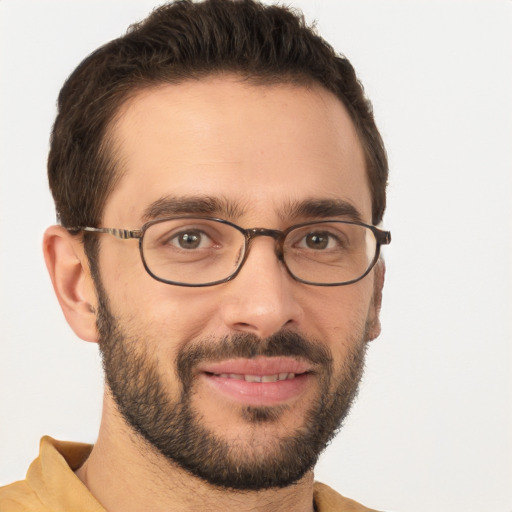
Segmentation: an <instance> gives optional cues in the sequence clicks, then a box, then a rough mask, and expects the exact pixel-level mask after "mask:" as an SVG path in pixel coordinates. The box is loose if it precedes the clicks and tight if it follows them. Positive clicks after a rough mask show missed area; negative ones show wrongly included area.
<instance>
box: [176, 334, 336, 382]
mask: <svg viewBox="0 0 512 512" xmlns="http://www.w3.org/2000/svg"><path fill="white" fill-rule="evenodd" d="M262 356H263V357H279V356H284V357H292V358H295V359H299V358H300V359H304V360H306V361H308V362H310V363H312V364H313V365H315V366H322V367H324V369H327V370H328V371H329V373H331V371H332V364H333V360H332V355H331V353H330V351H329V350H328V349H327V348H326V347H325V346H323V345H322V344H320V343H319V342H315V341H314V340H311V339H308V338H306V337H305V336H302V335H301V334H299V333H295V332H290V331H282V332H277V333H275V334H273V335H272V336H269V337H268V338H264V339H262V338H260V337H258V336H256V335H255V334H251V333H237V334H234V335H231V336H225V337H223V338H221V339H212V338H209V339H205V340H200V341H199V342H197V343H194V344H190V345H188V346H186V347H184V348H183V350H182V351H180V353H179V354H178V356H177V358H176V368H177V371H178V376H179V378H180V380H181V381H182V382H183V383H185V384H186V383H190V381H191V379H192V374H193V370H194V368H196V367H197V366H198V365H199V364H201V363H203V362H206V361H207V362H216V361H222V360H225V359H236V358H244V359H254V358H256V357H262Z"/></svg>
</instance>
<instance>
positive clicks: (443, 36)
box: [0, 0, 512, 512]
mask: <svg viewBox="0 0 512 512" xmlns="http://www.w3.org/2000/svg"><path fill="white" fill-rule="evenodd" d="M292 3H293V4H294V5H296V6H299V7H302V8H303V9H304V12H305V14H306V17H307V19H308V20H310V21H312V20H314V19H317V20H318V29H319V31H320V32H321V34H322V35H323V36H324V37H325V38H326V39H327V40H328V41H330V42H331V44H332V45H333V46H334V47H335V48H336V49H337V50H338V51H340V52H342V53H344V54H345V55H347V56H348V57H349V58H350V59H351V61H352V63H353V64H354V66H355V68H356V70H357V71H358V74H359V76H360V78H361V80H362V81H363V83H364V85H365V87H366V90H367V93H368V95H369V96H370V98H371V99H372V101H373V104H374V109H375V115H376V118H377V123H378V125H379V127H380V129H381V132H382V135H383V137H384V140H385V143H386V145H387V148H388V152H389V158H390V166H391V176H390V187H389V199H388V200H389V207H388V212H387V215H386V217H385V222H384V227H385V228H387V229H390V230H391V231H392V234H393V243H392V244H391V246H390V247H388V248H386V249H387V250H386V251H385V258H386V260H387V267H388V272H387V281H386V286H385V293H384V306H383V310H382V322H383V333H382V335H381V337H380V338H379V339H378V340H376V341H375V342H373V343H372V347H371V349H370V352H369V357H368V362H367V370H366V374H365V377H364V381H363V384H362V387H361V392H360V396H359V399H358V402H357V403H356V405H355V407H354V409H353V412H352V414H351V415H350V417H349V419H348V420H347V423H346V425H345V426H344V428H343V430H342V431H341V433H340V434H339V436H338V437H337V439H336V440H335V441H334V442H333V443H332V445H331V446H330V447H329V448H328V450H327V452H326V453H325V454H324V455H323V456H322V459H321V462H320V464H319V465H318V468H317V473H316V474H317V478H318V479H319V480H321V481H324V482H325V483H328V484H330V485H332V486H333V487H335V488H336V489H337V490H339V491H340V492H341V493H342V494H345V495H347V496H349V497H352V498H354V499H356V500H359V501H361V502H363V503H365V504H367V506H370V507H375V508H378V509H383V510H388V511H396V512H399V511H402V512H406V511H413V510H414V511H415V512H432V511H436V512H511V511H512V490H511V488H512V407H511V403H512V351H511V334H510V333H511V331H512V320H511V318H512V269H511V266H512V251H511V249H512V235H511V234H512V208H511V203H512V201H511V193H512V150H511V146H512V72H511V66H512V35H511V34H512V2H511V1H510V0H480V1H470V0H464V1H456V0H451V1H450V0H409V1H405V0H402V1H391V0H357V1H356V0H351V1H339V0H336V1H334V0H330V1H329V0H318V1H307V0H301V1H297V2H292ZM154 5H155V4H154V3H153V2H149V1H146V0H137V1H134V0H130V1H127V0H124V1H106V0H101V1H86V2H85V1H80V0H74V1H72V2H71V1H69V0H62V1H55V0H46V1H41V0H30V1H28V0H23V1H20V0H0V58H1V61H0V80H1V81H0V87H1V89H0V101H1V104H0V108H1V110H0V130H1V132H0V144H1V146H0V172H1V175H0V180H1V181H0V236H1V242H0V243H1V251H0V315H1V322H0V411H1V412H0V414H1V416H0V484H6V483H8V482H10V481H13V480H16V479H20V478H23V477H24V474H25V471H26V469H27V467H28V465H29V463H30V461H31V460H32V459H33V458H35V456H36V455H37V451H38V440H39V438H40V437H41V436H42V435H43V434H49V435H52V436H54V437H56V438H59V439H66V440H79V441H87V442H94V440H95V436H96V433H97V430H98V425H99V418H100V407H101V393H102V373H101V368H100V364H99V358H98V355H97V350H96V347H95V346H94V345H92V344H87V343H85V342H82V341H80V340H78V339H77V338H76V336H75V335H74V334H73V332H72V331H71V329H70V328H69V327H68V326H67V324H66V323H65V321H64V318H63V315H62V313H61V311H60V309H59V306H58V304H57V301H56V299H55V298H54V295H53V291H52V289H51V285H50V281H49V278H48V277H47V273H46V269H45V267H44V263H43V258H42V253H41V239H42V234H43V231H44V229H45V227H46V226H48V225H49V224H52V223H53V222H54V211H53V204H52V201H51V197H50V194H49V192H48V188H47V183H46V176H45V164H46V156H47V151H48V135H49V132H50V127H51V125H52V122H53V118H54V115H55V101H56V97H57V94H58V91H59V89H60V86H61V85H62V82H63V81H64V79H65V78H66V76H67V75H68V74H69V73H70V72H71V71H72V70H73V68H74V67H75V66H76V65H77V64H78V63H79V62H80V61H81V59H83V58H84V57H85V56H86V55H87V54H88V53H90V52H91V51H92V50H93V49H95V48H96V47H97V46H99V45H100V44H102V43H104V42H106V41H107V40H109V39H112V38H113V37H117V36H118V35H121V34H122V33H123V32H124V30H125V29H126V27H127V26H128V24H130V23H131V22H134V21H136V20H139V19H141V18H143V17H144V16H145V15H146V14H147V13H148V12H149V10H150V9H151V8H152V7H153V6H154ZM340 314H342V312H340Z"/></svg>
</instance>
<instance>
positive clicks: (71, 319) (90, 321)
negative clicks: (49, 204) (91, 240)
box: [43, 226, 98, 342]
mask: <svg viewBox="0 0 512 512" xmlns="http://www.w3.org/2000/svg"><path fill="white" fill-rule="evenodd" d="M43 252H44V259H45V261H46V267H47V269H48V272H49V273H50V278H51V280H52V284H53V289H54V290H55V294H56V295H57V299H58V301H59V304H60V307H61V308H62V311H63V313H64V316H65V317H66V320H67V322H68V324H69V325H70V327H71V328H72V329H73V331H74V332H75V334H76V335H77V336H78V337H80V338H82V339H83V340H85V341H91V342H97V341H98V332H97V329H96V310H97V299H96V291H95V288H94V283H93V280H92V277H91V274H90V271H89V263H88V259H87V256H86V255H85V252H84V248H83V244H82V242H81V240H80V239H79V238H78V237H76V236H73V235H71V234H70V233H69V232H68V231H67V230H66V229H65V228H63V227H62V226H51V227H49V228H48V229H47V230H46V232H45V234H44V239H43Z"/></svg>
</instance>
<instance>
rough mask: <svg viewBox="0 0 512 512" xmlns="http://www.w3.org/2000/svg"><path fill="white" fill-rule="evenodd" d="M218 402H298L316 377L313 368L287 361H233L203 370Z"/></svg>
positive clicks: (261, 358) (208, 365)
mask: <svg viewBox="0 0 512 512" xmlns="http://www.w3.org/2000/svg"><path fill="white" fill-rule="evenodd" d="M199 375H200V377H201V378H202V380H203V381H204V382H205V383H206V384H207V386H208V389H209V391H210V392H213V393H214V394H215V396H216V398H224V399H226V398H227V399H228V400H230V401H233V400H234V401H235V402H238V403H239V404H241V405H246V406H260V407H263V406H273V405H280V404H287V403H290V402H292V401H294V400H296V399H298V398H299V397H300V396H301V395H303V393H304V392H305V391H306V389H307V388H308V386H309V384H310V382H311V380H312V379H313V378H314V377H313V369H312V367H311V365H310V364H308V363H306V362H304V361H299V360H295V359H292V358H286V357H272V358H266V357H259V358H255V359H232V360H228V361H221V362H216V363H210V364H206V365H204V366H203V367H202V368H200V373H199Z"/></svg>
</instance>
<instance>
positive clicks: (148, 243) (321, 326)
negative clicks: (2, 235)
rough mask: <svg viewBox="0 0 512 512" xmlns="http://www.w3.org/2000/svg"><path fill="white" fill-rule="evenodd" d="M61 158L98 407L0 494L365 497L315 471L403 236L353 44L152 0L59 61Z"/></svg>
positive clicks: (308, 502) (69, 499)
mask: <svg viewBox="0 0 512 512" xmlns="http://www.w3.org/2000/svg"><path fill="white" fill-rule="evenodd" d="M48 174H49V180H50V187H51V189H52V193H53V196H54V199H55V204H56V209H57V214H58V218H59V221H60V225H59V226H52V227H50V228H49V229H48V230H47V231H46V233H45V237H44V253H45V259H46V263H47V267H48V270H49V273H50V276H51V278H52V282H53V285H54V288H55V292H56V295H57V297H58V300H59V302H60V304H61V307H62V310H63V312H64V315H65V317H66V319H67V321H68V323H69V324H70V326H71V327H72V328H73V330H74V331H75V333H76V334H77V335H78V336H79V337H81V338H82V339H84V340H86V341H91V342H97V343H98V344H99V347H100V351H101V354H102V358H103V365H104V369H105V377H106V384H105V395H104V409H103V417H102V423H101V427H100V432H99V436H98V440H97V443H96V444H95V445H94V447H91V446H87V445H80V444H76V443H64V442H59V441H55V440H53V439H51V438H43V440H42V442H41V452H40V456H39V458H38V459H36V461H34V463H33V464H32V465H31V467H30V469H29V471H28V474H27V479H26V480H25V481H23V482H17V483H15V484H12V485H10V486H7V487H5V488H3V489H1V490H0V510H1V511H2V512H3V511H4V510H5V511H13V512H14V511H20V510H30V511H49V510H52V511H53V510H73V511H74V512H75V511H76V512H78V511H102V510H107V511H109V512H116V511H123V512H130V511H141V510H148V511H160V510H173V511H189V510H221V511H230V510H236V511H245V510H259V511H281V510H286V511H298V512H303V511H304V512H306V511H307V512H311V511H313V510H316V511H321V512H326V511H334V510H336V511H339V510H342V511H344V510H347V511H356V510H357V511H364V510H369V509H367V508H365V507H363V506H362V505H359V504H357V503H356V502H354V501H352V500H349V499H346V498H343V497H342V496H340V495H339V494H337V493H336V492H335V491H334V490H332V489H329V488H328V487H326V486H323V485H321V484H317V483H314V477H313V468H314V465H315V463H316V461H317V459H318V456H319V454H320V453H321V451H322V450H323V449H324V448H325V446H326V445H327V443H328V442H329V441H330V439H331V438H332V437H333V435H334V434H335V432H336V431H337V429H338V428H339V426H340V425H341V423H342V421H343V419H344V417H345V416H346V414H347V413H348V410H349V408H350V405H351V403H352V401H353V399H354V397H355V395H356V392H357V386H358V383H359V380H360V378H361V374H362V370H363V364H364V356H365V351H366V347H367V344H368V342H369V341H370V340H373V339H374V338H375V337H377V336H378V334H379V332H380V324H379V309H380V303H381V292H382V286H383V282H384V264H383V262H382V260H381V259H380V247H381V245H383V244H387V243H389V241H390V234H389V232H386V231H382V230H381V229H379V228H377V227H375V226H376V225H377V224H379V223H380V222H381V220H382V216H383V213H384V209H385V186H386V181H387V161H386V155H385V151H384V148H383V145H382V141H381V138H380V135H379V133H378V131H377V128H376V126H375V124H374V120H373V116H372V112H371V107H370V105H369V103H368V101H367V100H366V98H365V97H364V94H363V90H362V87H361V85H360V84H359V82H358V81H357V78H356V76H355V73H354V70H353V68H352V66H351V65H350V63H349V62H348V61H347V60H346V59H345V58H342V57H340V56H338V55H336V54H335V53H334V51H333V50H332V49H331V48H330V47H329V46H328V45H327V44H326V43H325V42H324V41H323V40H322V39H321V38H320V37H319V36H317V35H316V34H315V33H314V32H313V31H312V30H311V29H309V28H308V27H306V26H305V24H304V22H303V21H302V19H301V18H300V17H298V16H297V15H296V14H294V13H292V12H290V11H288V10H286V9H284V8H280V7H268V6H267V7H265V6H262V5H260V4H257V3H253V2H251V1H244V2H231V1H210V2H206V3H197V4H194V3H190V2H177V3H174V4H169V5H166V6H163V7H161V8H159V9H157V10H156V11H154V12H153V13H152V14H151V15H150V16H149V17H148V18H147V19H146V20H145V21H144V22H142V23H140V24H138V25H136V26H133V27H132V28H131V29H130V30H129V31H128V33H127V34H126V35H125V36H124V37H122V38H119V39H116V40H114V41H112V42H110V43H108V44H107V45H105V46H103V47H102V48H100V49H98V50H97V51H96V52H94V53H93V54H92V55H91V56H89V57H88V58H87V59H85V60H84V61H83V62H82V63H81V64H80V65H79V67H78V68H77V69H76V70H75V72H74V73H73V74H72V75H71V76H70V78H69V79H68V81H67V82H66V84H65V85H64V87H63V89H62V91H61V94H60V96H59V113H58V116H57V119H56V121H55V125H54V129H53V134H52V140H51V150H50V156H49V161H48Z"/></svg>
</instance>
